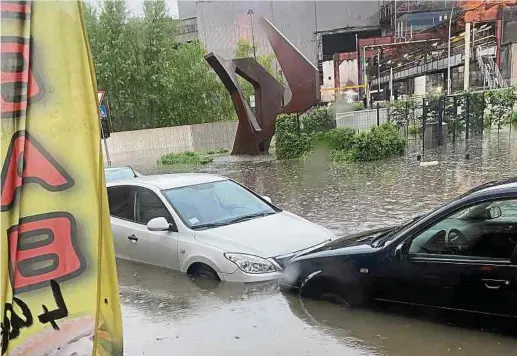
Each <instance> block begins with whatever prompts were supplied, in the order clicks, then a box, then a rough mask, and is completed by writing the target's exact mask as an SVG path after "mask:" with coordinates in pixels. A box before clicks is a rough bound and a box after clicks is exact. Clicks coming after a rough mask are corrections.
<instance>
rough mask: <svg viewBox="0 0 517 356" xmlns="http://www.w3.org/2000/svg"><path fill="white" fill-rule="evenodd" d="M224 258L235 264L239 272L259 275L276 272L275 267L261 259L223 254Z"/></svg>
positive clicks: (239, 254)
mask: <svg viewBox="0 0 517 356" xmlns="http://www.w3.org/2000/svg"><path fill="white" fill-rule="evenodd" d="M224 257H226V258H227V259H228V260H230V261H232V262H233V263H235V264H236V265H237V267H239V269H240V270H241V271H243V272H246V273H251V274H259V273H273V272H276V268H275V266H273V264H272V263H271V262H269V261H268V260H266V259H265V258H262V257H258V256H253V255H247V254H244V253H225V254H224Z"/></svg>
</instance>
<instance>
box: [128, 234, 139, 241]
mask: <svg viewBox="0 0 517 356" xmlns="http://www.w3.org/2000/svg"><path fill="white" fill-rule="evenodd" d="M127 239H128V240H130V241H131V242H132V243H136V242H137V241H138V237H136V236H135V234H132V235H130V236H128V237H127Z"/></svg>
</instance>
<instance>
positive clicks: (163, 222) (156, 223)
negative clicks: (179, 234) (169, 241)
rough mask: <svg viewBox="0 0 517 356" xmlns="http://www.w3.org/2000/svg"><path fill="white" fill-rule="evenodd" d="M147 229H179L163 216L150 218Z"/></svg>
mask: <svg viewBox="0 0 517 356" xmlns="http://www.w3.org/2000/svg"><path fill="white" fill-rule="evenodd" d="M147 229H149V231H178V229H177V228H176V227H175V226H174V224H170V223H169V222H168V221H167V219H165V218H163V217H159V218H154V219H151V220H149V222H148V223H147Z"/></svg>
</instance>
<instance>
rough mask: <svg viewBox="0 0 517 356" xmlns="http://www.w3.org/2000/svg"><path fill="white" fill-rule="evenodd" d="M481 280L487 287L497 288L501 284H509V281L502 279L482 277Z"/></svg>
mask: <svg viewBox="0 0 517 356" xmlns="http://www.w3.org/2000/svg"><path fill="white" fill-rule="evenodd" d="M483 282H485V287H486V288H488V289H499V288H501V287H502V286H503V285H505V286H507V285H509V284H510V281H506V280H504V279H483Z"/></svg>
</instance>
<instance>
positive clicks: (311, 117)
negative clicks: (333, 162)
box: [275, 107, 336, 159]
mask: <svg viewBox="0 0 517 356" xmlns="http://www.w3.org/2000/svg"><path fill="white" fill-rule="evenodd" d="M335 126H336V121H335V119H334V115H333V114H332V112H331V111H330V110H329V109H328V108H327V107H317V108H313V109H311V110H309V111H307V112H305V113H303V114H301V115H298V114H282V115H279V116H278V118H277V123H276V143H275V147H276V156H277V158H279V159H294V158H299V157H302V156H303V155H304V154H306V153H308V152H309V151H310V150H311V149H312V147H313V146H314V143H315V142H316V136H318V135H320V134H322V133H324V132H327V131H329V130H331V129H333V128H334V127H335Z"/></svg>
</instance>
